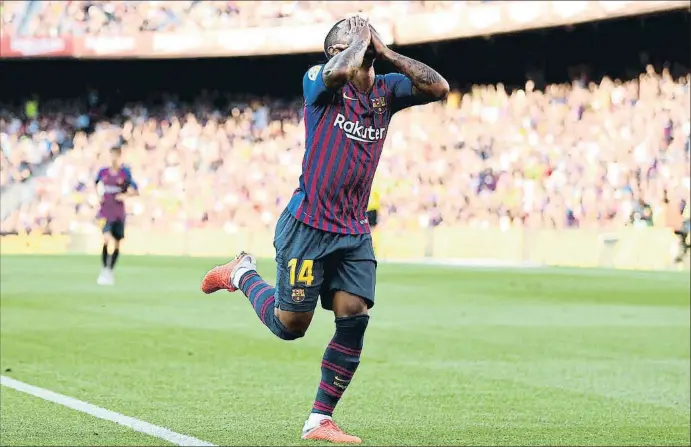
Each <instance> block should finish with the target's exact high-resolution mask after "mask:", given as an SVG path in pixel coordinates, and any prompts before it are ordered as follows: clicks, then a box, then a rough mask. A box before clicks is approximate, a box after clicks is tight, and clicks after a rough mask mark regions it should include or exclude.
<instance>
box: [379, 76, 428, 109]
mask: <svg viewBox="0 0 691 447" xmlns="http://www.w3.org/2000/svg"><path fill="white" fill-rule="evenodd" d="M384 82H386V87H387V88H388V89H389V91H390V92H391V106H392V108H393V113H396V112H398V111H399V110H403V109H407V108H408V107H413V106H419V105H423V104H427V103H430V102H434V101H435V100H434V98H428V97H426V96H424V95H414V94H413V81H411V80H410V78H408V77H407V76H405V75H403V74H401V73H389V74H387V75H384Z"/></svg>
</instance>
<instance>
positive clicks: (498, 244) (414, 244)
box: [0, 228, 689, 270]
mask: <svg viewBox="0 0 691 447" xmlns="http://www.w3.org/2000/svg"><path fill="white" fill-rule="evenodd" d="M272 240H273V234H272V231H270V230H259V231H251V232H249V231H248V232H237V233H233V234H229V233H226V232H225V231H223V230H215V229H210V230H190V231H187V232H185V233H165V232H161V231H156V232H150V231H141V230H136V229H131V230H128V234H127V241H126V245H125V248H124V250H126V252H127V253H128V254H135V255H160V256H193V257H221V258H222V257H228V256H229V255H230V254H232V253H237V252H239V251H241V250H247V251H250V252H252V253H254V254H256V255H257V256H259V257H263V258H273V256H274V248H273V244H272ZM401 241H405V243H401ZM677 244H678V239H677V238H676V237H675V235H674V234H673V233H672V232H671V231H670V230H668V229H663V228H640V229H637V228H625V229H621V230H617V231H612V232H610V233H603V232H602V231H598V230H584V229H579V230H569V231H557V230H525V229H509V230H505V231H503V230H499V229H477V230H474V229H463V230H458V229H439V228H437V229H429V230H400V231H385V232H382V233H380V234H379V235H378V236H377V251H378V256H379V258H380V259H384V260H390V261H397V262H406V261H408V262H413V261H415V262H417V261H421V260H430V261H439V260H444V261H454V262H456V263H458V262H465V261H468V262H470V263H476V264H478V265H546V266H563V267H605V268H616V269H629V270H667V269H670V268H672V267H673V264H672V259H673V257H674V255H675V254H676V250H677ZM100 249H101V236H100V234H72V235H57V236H50V235H40V234H28V235H5V236H3V237H2V238H0V254H2V255H8V254H67V253H71V254H93V253H100ZM685 266H686V268H687V269H688V268H689V263H688V260H687V262H686V264H685Z"/></svg>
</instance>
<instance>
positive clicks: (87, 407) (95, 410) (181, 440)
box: [0, 376, 214, 446]
mask: <svg viewBox="0 0 691 447" xmlns="http://www.w3.org/2000/svg"><path fill="white" fill-rule="evenodd" d="M0 385H2V386H6V387H7V388H12V389H14V390H17V391H21V392H22V393H26V394H30V395H32V396H35V397H38V398H39V399H43V400H47V401H49V402H53V403H56V404H58V405H62V406H65V407H67V408H71V409H73V410H77V411H81V412H82V413H86V414H89V415H91V416H94V417H97V418H99V419H104V420H106V421H110V422H115V423H116V424H119V425H122V426H125V427H127V428H131V429H132V430H134V431H138V432H139V433H144V434H147V435H149V436H153V437H155V438H159V439H163V440H165V441H168V442H170V443H173V444H175V445H183V446H188V445H189V446H214V444H211V443H209V442H206V441H202V440H201V439H197V438H193V437H192V436H186V435H181V434H180V433H175V432H174V431H171V430H168V429H167V428H164V427H159V426H158V425H153V424H149V423H148V422H144V421H141V420H139V419H135V418H132V417H129V416H125V415H124V414H120V413H116V412H114V411H110V410H106V409H105V408H101V407H97V406H96V405H92V404H90V403H88V402H84V401H81V400H78V399H75V398H73V397H69V396H65V395H63V394H58V393H54V392H53V391H50V390H47V389H45V388H39V387H37V386H33V385H29V384H28V383H24V382H20V381H19V380H15V379H12V378H10V377H6V376H0Z"/></svg>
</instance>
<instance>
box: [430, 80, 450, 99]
mask: <svg viewBox="0 0 691 447" xmlns="http://www.w3.org/2000/svg"><path fill="white" fill-rule="evenodd" d="M431 87H432V88H431V90H432V91H431V94H432V96H433V97H434V98H435V99H436V100H437V101H440V100H442V99H446V97H447V96H449V90H450V89H449V83H448V82H447V81H446V79H444V78H442V79H441V80H440V81H439V82H436V83H434V84H432V85H431Z"/></svg>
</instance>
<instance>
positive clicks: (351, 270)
mask: <svg viewBox="0 0 691 447" xmlns="http://www.w3.org/2000/svg"><path fill="white" fill-rule="evenodd" d="M274 247H275V248H276V262H277V264H278V265H277V272H276V301H277V302H278V306H279V307H280V308H281V309H283V310H287V311H291V312H310V311H313V310H314V309H315V308H316V307H317V300H318V299H319V297H320V296H321V304H322V307H323V308H324V309H328V310H332V309H333V307H332V305H333V296H334V292H336V291H337V290H342V291H344V292H348V293H351V294H353V295H357V296H359V297H361V298H363V299H364V300H365V302H366V303H367V307H368V308H371V307H372V306H374V287H375V283H376V278H375V277H376V270H377V261H376V259H375V257H374V249H373V248H372V237H371V235H369V234H357V235H353V234H337V233H329V232H327V231H323V230H318V229H316V228H312V227H310V226H309V225H306V224H304V223H302V222H300V221H299V220H297V219H296V218H295V217H293V216H292V215H291V214H290V213H289V212H288V211H287V210H286V211H284V212H283V214H282V215H281V217H280V218H279V219H278V223H277V224H276V235H275V237H274Z"/></svg>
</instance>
